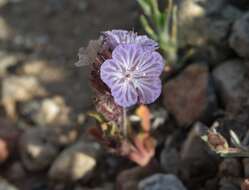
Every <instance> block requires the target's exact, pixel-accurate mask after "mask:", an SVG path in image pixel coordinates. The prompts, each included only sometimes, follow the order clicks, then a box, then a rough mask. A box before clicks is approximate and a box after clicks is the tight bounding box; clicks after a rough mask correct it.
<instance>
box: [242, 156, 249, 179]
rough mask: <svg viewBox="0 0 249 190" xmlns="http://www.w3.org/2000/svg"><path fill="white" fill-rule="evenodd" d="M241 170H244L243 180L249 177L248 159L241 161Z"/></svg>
mask: <svg viewBox="0 0 249 190" xmlns="http://www.w3.org/2000/svg"><path fill="white" fill-rule="evenodd" d="M243 168H244V176H245V178H248V177H249V158H244V159H243Z"/></svg>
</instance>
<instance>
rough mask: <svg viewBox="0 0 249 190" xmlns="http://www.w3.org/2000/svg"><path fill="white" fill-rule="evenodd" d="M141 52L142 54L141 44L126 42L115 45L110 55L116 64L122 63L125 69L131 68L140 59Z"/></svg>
mask: <svg viewBox="0 0 249 190" xmlns="http://www.w3.org/2000/svg"><path fill="white" fill-rule="evenodd" d="M141 54H143V49H142V48H141V46H139V45H136V44H132V45H127V44H126V45H119V46H117V47H116V48H115V49H114V51H113V53H112V57H113V60H115V62H117V64H120V65H123V66H124V67H125V69H126V70H131V69H132V68H133V67H134V66H136V65H138V64H139V63H140V62H141V61H142V60H140V55H141Z"/></svg>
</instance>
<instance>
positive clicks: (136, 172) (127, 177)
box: [116, 165, 158, 190]
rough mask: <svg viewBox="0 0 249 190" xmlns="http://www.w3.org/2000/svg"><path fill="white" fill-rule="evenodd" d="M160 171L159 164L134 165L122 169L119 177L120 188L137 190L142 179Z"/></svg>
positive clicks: (118, 187) (118, 185)
mask: <svg viewBox="0 0 249 190" xmlns="http://www.w3.org/2000/svg"><path fill="white" fill-rule="evenodd" d="M157 171H158V166H156V167H155V166H154V165H152V166H149V165H148V166H146V167H134V168H131V169H128V170H124V171H122V172H121V173H120V174H119V175H118V177H117V181H116V183H117V189H118V190H127V189H129V190H137V189H138V183H139V181H140V180H142V179H144V178H146V177H148V176H151V175H153V174H155V173H156V172H157Z"/></svg>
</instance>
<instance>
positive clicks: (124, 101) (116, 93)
mask: <svg viewBox="0 0 249 190" xmlns="http://www.w3.org/2000/svg"><path fill="white" fill-rule="evenodd" d="M111 91H112V95H113V97H114V100H115V102H116V103H117V104H118V105H120V106H123V107H130V106H133V105H135V104H136V103H137V101H138V94H137V91H136V89H135V87H134V85H132V83H129V82H127V81H126V82H124V83H123V84H116V85H114V86H113V87H112V88H111Z"/></svg>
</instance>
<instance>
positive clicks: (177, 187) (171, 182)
mask: <svg viewBox="0 0 249 190" xmlns="http://www.w3.org/2000/svg"><path fill="white" fill-rule="evenodd" d="M138 186H139V190H186V187H184V185H183V184H182V182H181V181H180V180H179V179H178V178H177V177H176V176H175V175H171V174H168V175H165V174H155V175H153V176H150V177H148V178H145V179H144V180H142V181H140V182H139V185H138Z"/></svg>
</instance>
